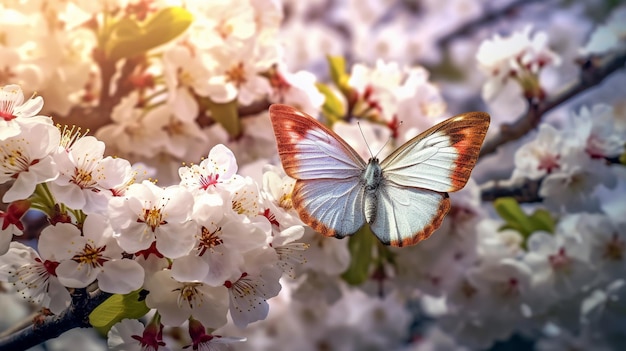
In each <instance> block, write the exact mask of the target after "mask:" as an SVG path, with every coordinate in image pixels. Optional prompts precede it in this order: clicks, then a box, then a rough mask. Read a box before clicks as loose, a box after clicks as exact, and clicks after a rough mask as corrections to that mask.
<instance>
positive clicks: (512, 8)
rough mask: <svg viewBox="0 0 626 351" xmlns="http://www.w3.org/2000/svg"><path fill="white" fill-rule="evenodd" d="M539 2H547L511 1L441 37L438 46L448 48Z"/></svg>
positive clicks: (530, 0) (539, 0) (537, 0)
mask: <svg viewBox="0 0 626 351" xmlns="http://www.w3.org/2000/svg"><path fill="white" fill-rule="evenodd" d="M537 2H545V1H543V0H515V1H511V2H510V3H509V4H507V5H505V6H502V7H501V8H499V9H496V10H492V11H490V12H486V13H485V14H484V15H482V16H480V17H478V18H476V19H473V20H471V21H468V22H466V23H465V24H463V25H462V26H460V27H458V28H456V29H455V30H453V31H452V32H450V33H448V34H446V35H445V36H443V37H441V38H440V39H439V40H438V42H437V44H438V45H439V47H446V46H448V45H449V44H450V43H451V42H452V41H454V40H456V39H460V38H464V37H467V36H469V35H472V34H473V33H474V32H476V31H478V30H480V29H481V28H484V27H485V26H486V25H489V24H491V23H493V22H496V21H499V20H502V19H504V18H507V17H510V16H511V15H514V14H515V13H517V12H518V11H519V10H520V8H521V7H523V6H526V5H530V4H533V3H537Z"/></svg>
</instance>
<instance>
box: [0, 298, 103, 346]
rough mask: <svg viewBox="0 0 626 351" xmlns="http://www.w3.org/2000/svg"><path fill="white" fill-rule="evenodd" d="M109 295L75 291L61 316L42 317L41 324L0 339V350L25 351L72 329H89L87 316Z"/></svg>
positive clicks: (34, 324) (32, 325) (35, 324)
mask: <svg viewBox="0 0 626 351" xmlns="http://www.w3.org/2000/svg"><path fill="white" fill-rule="evenodd" d="M109 296H111V294H109V293H104V292H101V291H96V292H92V293H89V292H87V290H86V289H75V290H74V292H73V293H72V303H71V305H70V306H69V307H68V308H67V309H66V310H65V311H64V312H62V313H61V314H59V315H56V316H49V317H44V318H43V322H41V323H33V324H31V325H30V326H28V327H26V328H24V329H22V330H20V331H18V332H16V333H13V334H11V335H8V336H6V337H3V338H0V350H12V351H15V350H26V349H29V348H31V347H33V346H36V345H39V344H41V343H42V342H44V341H46V340H50V339H52V338H56V337H57V336H59V335H61V334H63V333H65V332H66V331H68V330H71V329H74V328H90V327H91V324H89V314H90V313H91V312H92V311H93V310H94V309H95V308H96V307H98V305H100V304H101V303H102V302H104V300H106V299H107V298H109Z"/></svg>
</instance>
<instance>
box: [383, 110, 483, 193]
mask: <svg viewBox="0 0 626 351" xmlns="http://www.w3.org/2000/svg"><path fill="white" fill-rule="evenodd" d="M488 128H489V115H488V114H486V113H483V112H470V113H466V114H461V115H458V116H455V117H452V118H450V119H448V120H446V121H444V122H441V123H439V124H437V125H435V126H433V127H432V128H430V129H428V130H426V131H424V132H423V133H421V134H420V135H418V136H416V137H415V138H413V139H411V140H409V141H408V142H406V143H405V144H404V145H402V146H401V147H400V148H398V149H397V150H396V151H395V152H393V153H392V154H391V155H389V156H388V157H387V158H386V159H385V160H384V161H383V162H382V163H381V167H382V168H383V171H384V173H385V178H386V179H387V180H388V181H390V182H393V183H395V184H397V185H401V186H405V187H415V188H424V189H430V190H434V191H438V192H452V191H457V190H460V189H462V188H463V187H464V186H465V183H467V180H468V179H469V176H470V174H471V172H472V169H473V168H474V165H475V164H476V160H477V159H478V154H479V152H480V147H481V145H482V142H483V140H484V138H485V134H486V133H487V129H488Z"/></svg>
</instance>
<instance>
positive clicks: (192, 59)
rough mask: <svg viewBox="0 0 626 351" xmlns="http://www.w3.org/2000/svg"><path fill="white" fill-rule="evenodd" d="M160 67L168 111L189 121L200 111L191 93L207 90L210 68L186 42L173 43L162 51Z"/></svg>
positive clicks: (201, 94)
mask: <svg viewBox="0 0 626 351" xmlns="http://www.w3.org/2000/svg"><path fill="white" fill-rule="evenodd" d="M163 70H164V76H165V83H166V85H167V89H168V105H169V107H170V109H171V111H172V113H173V114H174V115H175V116H176V117H177V118H178V119H179V120H181V121H184V122H193V121H194V120H195V119H196V118H197V117H198V113H199V112H200V107H199V106H198V102H197V101H196V99H195V97H194V93H195V94H198V95H200V96H207V93H208V81H209V78H210V72H209V70H208V68H207V67H206V64H205V63H204V62H203V61H202V57H201V56H200V55H198V54H197V53H194V52H192V50H191V48H188V47H186V46H180V45H179V46H174V47H172V48H170V49H168V50H167V51H165V53H163Z"/></svg>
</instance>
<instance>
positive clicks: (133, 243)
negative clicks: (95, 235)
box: [109, 181, 195, 258]
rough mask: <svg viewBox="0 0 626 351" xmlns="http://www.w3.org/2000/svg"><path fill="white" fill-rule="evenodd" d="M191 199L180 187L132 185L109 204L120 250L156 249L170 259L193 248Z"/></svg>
mask: <svg viewBox="0 0 626 351" xmlns="http://www.w3.org/2000/svg"><path fill="white" fill-rule="evenodd" d="M192 208H193V196H192V195H191V194H190V193H189V192H188V191H187V190H185V189H184V188H182V187H180V186H170V187H167V188H160V187H158V186H156V185H154V184H153V183H151V182H149V181H143V182H141V183H136V184H132V185H130V186H129V187H128V189H127V190H126V194H125V195H124V196H120V197H115V198H112V199H111V201H110V202H109V216H110V218H111V226H112V227H113V230H114V231H115V234H114V237H115V239H117V242H118V243H119V245H120V247H121V248H122V249H124V250H125V251H127V252H129V253H135V252H137V251H140V250H145V249H147V248H149V247H150V245H151V244H152V243H153V242H155V241H156V249H157V250H158V251H159V252H160V253H161V254H163V255H165V256H167V257H170V258H177V257H181V256H184V255H186V254H187V253H189V251H190V250H191V249H192V248H193V245H194V242H195V241H194V237H193V234H194V232H195V223H194V222H193V221H191V220H190V216H191V210H192Z"/></svg>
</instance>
